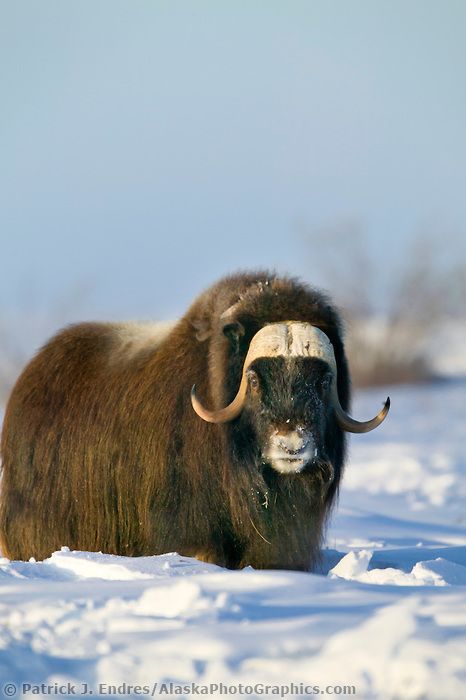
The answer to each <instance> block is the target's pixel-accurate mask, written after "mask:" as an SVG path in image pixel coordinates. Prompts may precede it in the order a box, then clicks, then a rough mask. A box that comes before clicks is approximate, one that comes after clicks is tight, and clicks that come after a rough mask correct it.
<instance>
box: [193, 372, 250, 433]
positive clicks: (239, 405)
mask: <svg viewBox="0 0 466 700" xmlns="http://www.w3.org/2000/svg"><path fill="white" fill-rule="evenodd" d="M247 386H248V382H247V378H246V373H245V372H244V370H243V376H242V378H241V384H240V387H239V389H238V393H237V394H236V396H235V398H234V399H233V401H232V402H231V403H230V404H228V406H225V408H221V409H220V410H219V411H209V410H208V409H207V408H204V406H203V405H202V404H201V402H200V401H199V399H198V398H197V396H196V385H195V384H194V385H193V388H192V389H191V404H192V407H193V408H194V410H195V411H196V413H197V415H198V416H199V417H200V418H202V419H203V420H205V421H207V422H208V423H226V422H227V421H230V420H233V419H234V418H236V417H237V416H239V414H240V413H241V411H242V410H243V406H244V400H245V398H246V389H247Z"/></svg>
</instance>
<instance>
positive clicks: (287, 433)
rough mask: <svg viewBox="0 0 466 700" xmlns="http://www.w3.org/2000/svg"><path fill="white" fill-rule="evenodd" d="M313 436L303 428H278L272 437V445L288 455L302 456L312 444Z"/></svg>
mask: <svg viewBox="0 0 466 700" xmlns="http://www.w3.org/2000/svg"><path fill="white" fill-rule="evenodd" d="M311 439H312V438H311V434H310V433H309V432H308V431H306V430H305V429H304V428H303V427H302V426H299V425H297V426H296V427H294V428H290V427H289V426H286V427H281V428H277V429H276V430H275V431H274V433H273V434H272V437H271V443H272V444H273V446H274V447H275V448H278V450H281V451H283V452H284V453H286V454H287V455H298V454H301V453H302V452H303V451H304V450H306V448H307V447H308V446H309V444H310V442H311Z"/></svg>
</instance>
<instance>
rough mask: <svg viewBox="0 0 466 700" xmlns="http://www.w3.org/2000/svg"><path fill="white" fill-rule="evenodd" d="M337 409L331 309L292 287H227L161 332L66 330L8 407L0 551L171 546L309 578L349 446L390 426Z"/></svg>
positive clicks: (117, 327) (344, 395)
mask: <svg viewBox="0 0 466 700" xmlns="http://www.w3.org/2000/svg"><path fill="white" fill-rule="evenodd" d="M193 385H195V386H193ZM349 401H350V382H349V375H348V366H347V361H346V358H345V354H344V348H343V342H342V335H341V327H340V321H339V318H338V315H337V312H336V310H335V309H334V308H333V306H332V305H331V303H330V302H329V300H328V299H327V298H326V297H325V296H324V295H323V294H321V293H320V292H318V291H316V290H314V289H311V288H309V287H307V286H306V285H304V284H302V283H300V282H298V281H296V280H293V279H290V278H285V277H278V276H275V275H272V274H267V273H251V274H239V275H233V276H230V277H227V278H225V279H223V280H221V281H220V282H218V283H217V284H216V285H214V286H213V287H211V288H210V289H209V290H207V291H206V292H204V293H203V294H202V295H201V296H200V297H199V298H198V299H197V300H196V301H195V302H194V304H193V305H192V306H191V308H190V309H189V310H188V312H187V313H186V315H185V316H184V317H183V318H182V319H181V320H180V321H178V322H177V323H175V324H172V325H167V324H165V325H164V326H160V325H155V326H154V325H153V326H149V325H144V326H141V325H138V324H106V323H102V324H101V323H85V324H80V325H76V326H72V327H70V328H67V329H66V330H64V331H62V332H61V333H59V334H58V335H57V336H56V337H54V338H52V340H51V341H50V342H49V343H48V344H47V345H45V347H44V348H42V350H40V352H39V353H38V354H37V356H36V357H35V358H34V359H33V360H32V361H31V362H30V364H29V365H28V366H27V367H26V369H25V370H24V372H23V374H22V375H21V376H20V378H19V379H18V381H17V383H16V386H15V387H14V389H13V392H12V395H11V398H10V400H9V403H8V406H7V410H6V415H5V420H4V426H3V433H2V442H1V456H2V464H3V483H2V491H1V502H0V540H1V547H2V550H3V553H4V554H5V555H6V556H8V557H10V558H16V559H28V558H29V557H31V556H34V557H35V558H36V559H43V558H45V557H47V556H49V555H50V554H51V553H52V552H53V551H54V550H56V549H58V548H60V546H62V545H67V546H69V547H71V548H72V549H80V550H88V551H103V552H108V553H114V554H123V555H131V556H140V555H150V554H160V553H163V552H167V551H175V550H176V551H178V552H179V553H180V554H184V555H188V556H196V557H198V558H201V559H203V560H205V561H210V562H215V563H217V564H221V565H224V566H227V567H231V568H236V567H242V566H245V565H248V564H249V565H252V566H254V567H257V568H268V567H270V568H292V569H309V568H312V566H313V565H314V564H315V562H316V559H317V557H318V551H319V545H320V541H321V537H322V531H323V527H324V524H325V521H326V518H327V516H328V514H329V511H330V509H331V506H332V503H333V502H334V500H335V496H336V494H337V491H338V486H339V483H340V479H341V475H342V470H343V463H344V457H345V432H346V431H348V430H349V431H352V432H364V431H366V430H371V429H372V428H374V427H376V426H377V425H378V424H379V423H380V422H381V421H382V420H383V419H384V417H385V415H386V413H387V412H388V401H387V403H386V405H385V407H384V408H383V409H382V411H381V412H380V413H379V414H378V416H376V418H374V419H372V420H371V421H368V422H366V423H358V422H357V421H355V420H353V419H352V418H350V416H349V415H348V413H347V411H348V409H349ZM193 409H194V410H193Z"/></svg>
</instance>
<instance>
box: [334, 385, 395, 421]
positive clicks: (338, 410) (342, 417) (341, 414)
mask: <svg viewBox="0 0 466 700" xmlns="http://www.w3.org/2000/svg"><path fill="white" fill-rule="evenodd" d="M332 384H333V390H332V399H333V408H334V410H335V415H336V417H337V421H338V425H339V426H340V428H342V429H343V430H346V431H347V432H349V433H369V432H370V431H371V430H374V428H377V427H378V426H379V425H380V424H381V423H383V421H384V420H385V418H386V417H387V414H388V411H389V410H390V397H389V396H387V400H386V401H385V403H384V406H383V408H382V410H381V411H380V412H379V413H378V414H377V415H376V416H375V418H372V420H367V421H358V420H355V419H354V418H351V416H350V415H348V413H346V411H344V410H343V409H342V407H341V405H340V400H339V398H338V392H337V388H336V377H335V378H334V380H333V382H332Z"/></svg>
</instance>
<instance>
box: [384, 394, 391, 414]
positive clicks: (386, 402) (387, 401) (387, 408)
mask: <svg viewBox="0 0 466 700" xmlns="http://www.w3.org/2000/svg"><path fill="white" fill-rule="evenodd" d="M384 408H385V409H386V410H387V411H388V410H389V408H390V397H389V396H387V400H386V401H385V404H384Z"/></svg>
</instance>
